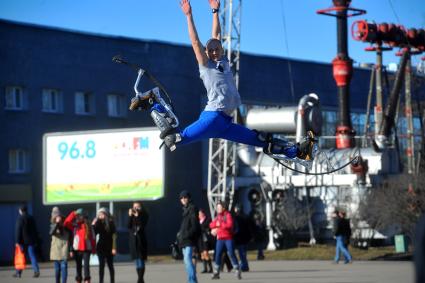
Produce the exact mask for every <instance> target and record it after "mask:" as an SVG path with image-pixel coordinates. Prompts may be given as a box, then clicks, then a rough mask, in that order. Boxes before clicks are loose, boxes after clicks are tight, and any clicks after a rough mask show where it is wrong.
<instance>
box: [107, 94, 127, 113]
mask: <svg viewBox="0 0 425 283" xmlns="http://www.w3.org/2000/svg"><path fill="white" fill-rule="evenodd" d="M126 113H127V112H126V105H125V97H124V96H123V95H117V94H109V95H108V116H110V117H125V116H126Z"/></svg>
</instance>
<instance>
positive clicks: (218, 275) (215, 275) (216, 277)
mask: <svg viewBox="0 0 425 283" xmlns="http://www.w3.org/2000/svg"><path fill="white" fill-rule="evenodd" d="M211 279H212V280H215V279H220V274H218V273H214V274H213V276H212V277H211Z"/></svg>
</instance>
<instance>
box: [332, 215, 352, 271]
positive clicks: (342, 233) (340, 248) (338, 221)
mask: <svg viewBox="0 0 425 283" xmlns="http://www.w3.org/2000/svg"><path fill="white" fill-rule="evenodd" d="M333 218H334V233H335V240H336V248H335V259H334V261H335V263H339V257H340V253H341V252H342V254H343V255H344V259H345V260H344V263H351V262H352V257H351V254H350V252H349V251H348V249H347V246H346V243H347V235H348V234H349V233H350V234H351V228H350V223H349V222H348V221H347V219H345V212H343V211H339V210H335V212H334V214H333ZM347 224H348V227H347ZM348 229H350V232H348V231H347V230H348Z"/></svg>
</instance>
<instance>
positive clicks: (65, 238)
mask: <svg viewBox="0 0 425 283" xmlns="http://www.w3.org/2000/svg"><path fill="white" fill-rule="evenodd" d="M49 234H50V236H51V237H52V241H51V244H50V260H52V261H53V262H54V266H55V280H56V283H60V282H61V278H62V283H66V281H67V278H68V257H69V254H70V247H71V245H70V241H71V231H70V230H68V229H67V228H66V227H65V226H64V217H63V215H62V214H61V212H60V210H59V208H58V207H57V206H55V207H53V209H52V214H51V224H50V233H49Z"/></svg>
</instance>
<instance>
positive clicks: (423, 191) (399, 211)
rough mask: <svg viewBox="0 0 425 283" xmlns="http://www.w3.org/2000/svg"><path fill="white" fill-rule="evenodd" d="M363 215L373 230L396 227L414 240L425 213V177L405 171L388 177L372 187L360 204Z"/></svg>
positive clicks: (399, 231)
mask: <svg viewBox="0 0 425 283" xmlns="http://www.w3.org/2000/svg"><path fill="white" fill-rule="evenodd" d="M359 211H360V218H361V219H364V220H366V221H367V223H368V224H369V226H370V227H371V228H372V229H375V230H377V231H382V230H384V229H386V228H390V227H393V228H395V229H396V233H404V234H405V235H406V236H407V237H408V238H410V239H411V240H412V241H413V240H414V238H415V237H414V233H415V227H416V223H417V221H418V220H419V218H420V216H421V215H422V213H424V212H425V176H424V175H423V174H419V175H415V176H414V175H409V174H402V175H398V176H393V177H388V178H387V179H386V180H385V181H384V182H383V183H382V184H381V185H380V186H379V187H377V188H371V189H370V190H369V192H368V194H367V195H366V197H365V201H364V202H362V203H361V205H360V207H359Z"/></svg>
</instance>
